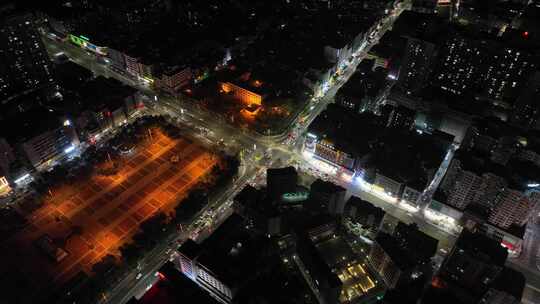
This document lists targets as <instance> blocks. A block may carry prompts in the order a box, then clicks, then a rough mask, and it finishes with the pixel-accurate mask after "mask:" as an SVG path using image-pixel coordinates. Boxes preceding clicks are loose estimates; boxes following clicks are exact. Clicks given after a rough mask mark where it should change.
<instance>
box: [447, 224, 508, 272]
mask: <svg viewBox="0 0 540 304" xmlns="http://www.w3.org/2000/svg"><path fill="white" fill-rule="evenodd" d="M454 248H458V249H461V250H464V251H466V252H467V253H468V254H470V255H474V256H477V257H479V258H481V259H484V260H489V261H491V262H492V263H493V264H495V265H499V266H504V263H505V262H506V258H507V257H508V251H507V250H506V248H504V247H502V246H501V244H500V242H498V241H496V240H494V239H491V238H489V237H487V236H485V235H483V234H480V233H472V232H469V231H468V230H466V229H465V230H463V231H462V232H461V235H460V236H459V238H458V239H457V241H456V244H455V245H454Z"/></svg>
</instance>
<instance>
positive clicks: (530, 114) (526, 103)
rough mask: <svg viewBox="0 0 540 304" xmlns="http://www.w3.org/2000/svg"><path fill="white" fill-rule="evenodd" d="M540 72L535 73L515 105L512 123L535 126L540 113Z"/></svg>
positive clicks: (521, 125)
mask: <svg viewBox="0 0 540 304" xmlns="http://www.w3.org/2000/svg"><path fill="white" fill-rule="evenodd" d="M538 99H540V72H536V73H534V74H533V75H532V76H531V77H530V79H529V81H528V83H527V85H526V86H525V88H524V89H523V90H522V92H521V95H520V96H519V97H518V99H517V101H516V103H515V104H514V106H513V111H512V115H511V116H510V123H512V124H514V125H516V126H518V127H523V128H530V127H534V126H535V125H536V124H537V121H538V116H539V113H540V105H539V104H538V102H537V100H538Z"/></svg>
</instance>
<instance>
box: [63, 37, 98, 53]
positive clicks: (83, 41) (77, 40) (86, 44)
mask: <svg viewBox="0 0 540 304" xmlns="http://www.w3.org/2000/svg"><path fill="white" fill-rule="evenodd" d="M69 41H71V42H72V43H73V44H75V45H78V46H80V47H82V48H85V49H87V50H90V51H92V52H94V53H97V54H100V55H107V48H105V47H100V46H97V45H95V44H92V43H90V40H89V39H88V38H87V37H85V36H82V35H81V36H75V35H73V34H69Z"/></svg>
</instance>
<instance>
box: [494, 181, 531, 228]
mask: <svg viewBox="0 0 540 304" xmlns="http://www.w3.org/2000/svg"><path fill="white" fill-rule="evenodd" d="M538 200H539V197H537V196H532V197H531V196H527V195H525V194H524V193H523V192H521V191H517V190H512V189H504V190H503V191H502V192H500V193H499V194H498V195H497V197H496V198H495V202H494V209H493V211H492V212H491V214H490V215H489V222H491V223H493V224H495V225H497V226H499V227H502V228H508V227H510V225H512V224H516V225H518V226H523V225H525V224H526V223H527V221H528V220H529V218H530V217H531V214H532V211H533V210H534V208H535V207H536V205H537V204H538Z"/></svg>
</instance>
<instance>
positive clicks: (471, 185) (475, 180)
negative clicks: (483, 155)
mask: <svg viewBox="0 0 540 304" xmlns="http://www.w3.org/2000/svg"><path fill="white" fill-rule="evenodd" d="M481 183H482V178H481V177H480V176H478V175H476V174H475V173H474V172H471V171H467V170H462V171H461V172H460V173H459V175H458V176H457V178H456V181H455V183H454V186H453V187H452V189H451V190H450V192H449V195H448V204H449V205H452V206H454V207H456V208H458V209H460V210H463V209H465V207H467V205H468V204H469V203H471V202H472V201H473V199H474V196H475V194H476V191H477V190H478V188H479V187H480V184H481Z"/></svg>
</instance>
